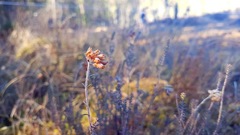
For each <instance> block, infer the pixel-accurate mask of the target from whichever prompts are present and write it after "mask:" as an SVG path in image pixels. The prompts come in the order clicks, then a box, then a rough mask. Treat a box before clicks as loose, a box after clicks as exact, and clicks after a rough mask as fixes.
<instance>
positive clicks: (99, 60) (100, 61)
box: [85, 47, 107, 69]
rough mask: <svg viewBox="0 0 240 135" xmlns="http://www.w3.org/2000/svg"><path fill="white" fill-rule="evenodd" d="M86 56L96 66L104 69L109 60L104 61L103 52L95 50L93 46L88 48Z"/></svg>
mask: <svg viewBox="0 0 240 135" xmlns="http://www.w3.org/2000/svg"><path fill="white" fill-rule="evenodd" d="M85 56H86V59H87V60H88V62H90V63H92V65H93V66H94V67H96V68H100V69H104V68H105V66H106V64H107V62H106V61H104V60H105V55H104V54H101V53H100V51H99V50H95V51H93V50H92V48H91V47H89V48H88V50H87V52H86V53H85Z"/></svg>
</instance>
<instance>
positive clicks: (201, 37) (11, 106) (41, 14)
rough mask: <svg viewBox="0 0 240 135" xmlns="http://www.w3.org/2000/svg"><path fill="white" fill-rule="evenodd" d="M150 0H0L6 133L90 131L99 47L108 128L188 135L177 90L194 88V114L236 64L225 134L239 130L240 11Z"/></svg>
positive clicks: (97, 93)
mask: <svg viewBox="0 0 240 135" xmlns="http://www.w3.org/2000/svg"><path fill="white" fill-rule="evenodd" d="M148 2H149V3H148ZM148 2H144V1H134V0H131V1H121V2H120V1H113V0H110V1H96V0H72V1H64V0H49V1H46V0H35V1H34V0H28V1H23V0H22V1H21V0H18V1H13V0H12V1H0V19H1V21H0V45H1V48H0V51H1V54H0V69H1V70H0V76H1V77H0V78H1V79H0V99H1V100H0V107H1V109H0V133H1V134H88V122H87V117H86V108H85V105H84V87H83V85H82V83H84V79H85V70H86V69H85V65H84V63H85V61H86V60H85V56H84V53H85V51H86V50H87V48H88V47H89V46H90V47H93V48H94V49H100V50H101V51H102V52H103V53H104V54H106V55H107V58H108V62H109V64H108V66H107V68H106V69H105V70H103V71H100V70H97V69H95V68H92V69H91V78H90V86H89V90H90V95H89V96H90V107H91V110H92V116H93V122H94V123H96V127H95V128H96V129H95V130H96V132H97V133H98V134H175V133H179V134H181V133H182V132H180V130H178V127H179V126H178V125H177V124H176V123H177V122H176V121H177V120H178V119H177V118H176V117H180V116H178V114H177V111H178V106H177V105H176V100H180V99H179V98H177V99H176V97H178V96H179V95H180V93H182V92H184V93H186V99H184V100H183V103H184V105H185V104H186V106H188V107H184V109H185V110H186V116H185V117H188V115H189V114H190V112H191V108H194V104H198V103H200V101H201V100H202V99H204V97H206V96H207V95H208V93H207V91H208V90H210V89H215V87H216V86H217V80H218V78H219V77H218V73H219V72H222V73H223V74H224V67H225V65H227V64H229V63H230V64H231V65H232V66H233V67H232V70H231V74H230V77H229V80H228V84H227V88H226V94H225V95H224V96H225V97H226V100H225V101H224V102H225V105H224V110H225V112H224V122H223V123H224V124H223V125H222V126H225V127H226V128H223V129H222V130H221V134H224V133H229V134H238V133H239V129H240V128H239V126H240V125H239V124H240V123H239V122H238V121H237V119H239V117H238V116H239V114H238V110H239V99H240V97H239V86H238V84H239V83H240V79H239V78H240V69H239V68H240V57H239V54H240V45H239V37H240V34H239V29H240V27H239V26H240V21H239V11H238V10H237V9H236V10H234V11H221V12H220V11H218V10H216V11H215V12H217V13H208V11H207V8H206V10H202V11H201V12H200V9H202V8H200V9H199V10H196V8H194V6H191V2H189V5H188V4H187V2H186V3H181V2H180V1H177V0H176V1H168V0H165V1H159V2H157V1H155V0H152V1H148ZM203 3H204V2H203ZM207 3H208V2H206V1H205V6H206V7H208V6H209V5H208V4H207ZM220 3H221V2H220ZM229 3H234V1H231V2H229ZM158 4H159V6H158ZM184 4H185V5H184ZM213 4H215V3H213ZM222 5H224V3H222ZM229 5H230V4H229ZM232 5H234V4H232ZM195 7H196V6H195ZM202 7H204V4H203V5H202ZM227 7H228V6H227ZM219 10H220V9H219ZM222 10H226V9H222ZM206 13H207V14H206ZM166 86H167V87H170V88H171V90H170V91H169V90H168V89H166ZM173 90H174V91H173ZM119 91H120V93H118V92H119ZM172 91H173V92H172ZM115 100H120V101H115ZM209 104H210V103H208V104H207V105H209ZM207 105H206V106H204V109H206V108H207ZM118 106H123V107H122V108H121V107H120V109H119V107H118ZM218 106H219V104H218V103H216V104H214V106H213V109H212V112H211V114H210V116H211V117H210V119H208V121H207V120H206V119H205V120H199V121H200V122H199V125H201V124H202V123H204V121H205V122H206V121H207V122H206V123H207V124H205V128H203V129H201V128H199V133H203V134H207V133H208V134H211V133H212V132H213V131H214V128H215V126H214V123H215V122H216V118H217V115H218V111H217V107H218ZM124 108H125V109H124ZM201 113H203V111H202V112H201ZM203 116H204V114H203ZM204 118H205V117H204ZM204 118H202V119H204ZM123 122H126V124H125V126H124V123H123ZM97 123H99V124H97ZM137 125H140V126H137ZM202 125H203V124H202ZM199 127H200V126H199ZM124 130H126V131H125V132H124ZM196 134H197V132H196Z"/></svg>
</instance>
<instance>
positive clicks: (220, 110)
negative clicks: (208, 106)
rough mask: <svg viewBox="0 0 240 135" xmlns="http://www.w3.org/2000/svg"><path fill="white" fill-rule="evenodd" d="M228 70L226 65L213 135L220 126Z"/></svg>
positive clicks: (228, 67) (228, 66) (229, 66)
mask: <svg viewBox="0 0 240 135" xmlns="http://www.w3.org/2000/svg"><path fill="white" fill-rule="evenodd" d="M230 68H231V65H230V64H228V65H227V67H226V75H225V79H224V83H223V87H222V97H221V103H220V107H219V113H218V119H217V126H216V129H215V131H214V133H213V134H214V135H216V134H217V132H218V128H219V125H220V122H221V118H222V110H223V97H224V92H225V88H226V85H227V81H228V74H229V72H230Z"/></svg>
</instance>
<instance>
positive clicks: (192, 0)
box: [140, 0, 240, 18]
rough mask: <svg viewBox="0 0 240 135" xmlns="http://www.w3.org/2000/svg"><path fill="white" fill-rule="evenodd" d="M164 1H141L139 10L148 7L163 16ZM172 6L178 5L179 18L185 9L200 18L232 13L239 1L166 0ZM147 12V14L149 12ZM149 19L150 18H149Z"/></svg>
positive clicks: (172, 10) (171, 14) (238, 5)
mask: <svg viewBox="0 0 240 135" xmlns="http://www.w3.org/2000/svg"><path fill="white" fill-rule="evenodd" d="M164 1H165V0H141V2H140V3H141V4H140V8H142V9H143V8H144V7H148V9H150V10H157V11H158V14H159V16H163V14H164V12H165V11H166V10H165V7H164ZM168 1H169V3H170V4H171V5H172V6H174V5H175V3H178V6H179V17H182V16H183V15H184V14H185V12H186V9H187V7H190V13H189V15H190V16H201V15H203V14H206V13H216V12H223V11H234V10H236V9H237V8H240V0H168ZM150 10H149V12H151V11H150ZM169 12H170V16H172V17H173V14H174V9H173V8H170V9H169ZM150 18H151V17H150Z"/></svg>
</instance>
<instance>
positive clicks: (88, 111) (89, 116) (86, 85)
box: [84, 61, 92, 134]
mask: <svg viewBox="0 0 240 135" xmlns="http://www.w3.org/2000/svg"><path fill="white" fill-rule="evenodd" d="M89 71H90V62H89V61H88V62H87V72H86V79H85V85H84V87H85V97H86V101H85V102H86V103H85V104H86V108H87V114H88V122H89V126H90V127H89V132H90V134H92V123H91V114H90V107H89V101H88V78H89Z"/></svg>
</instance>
